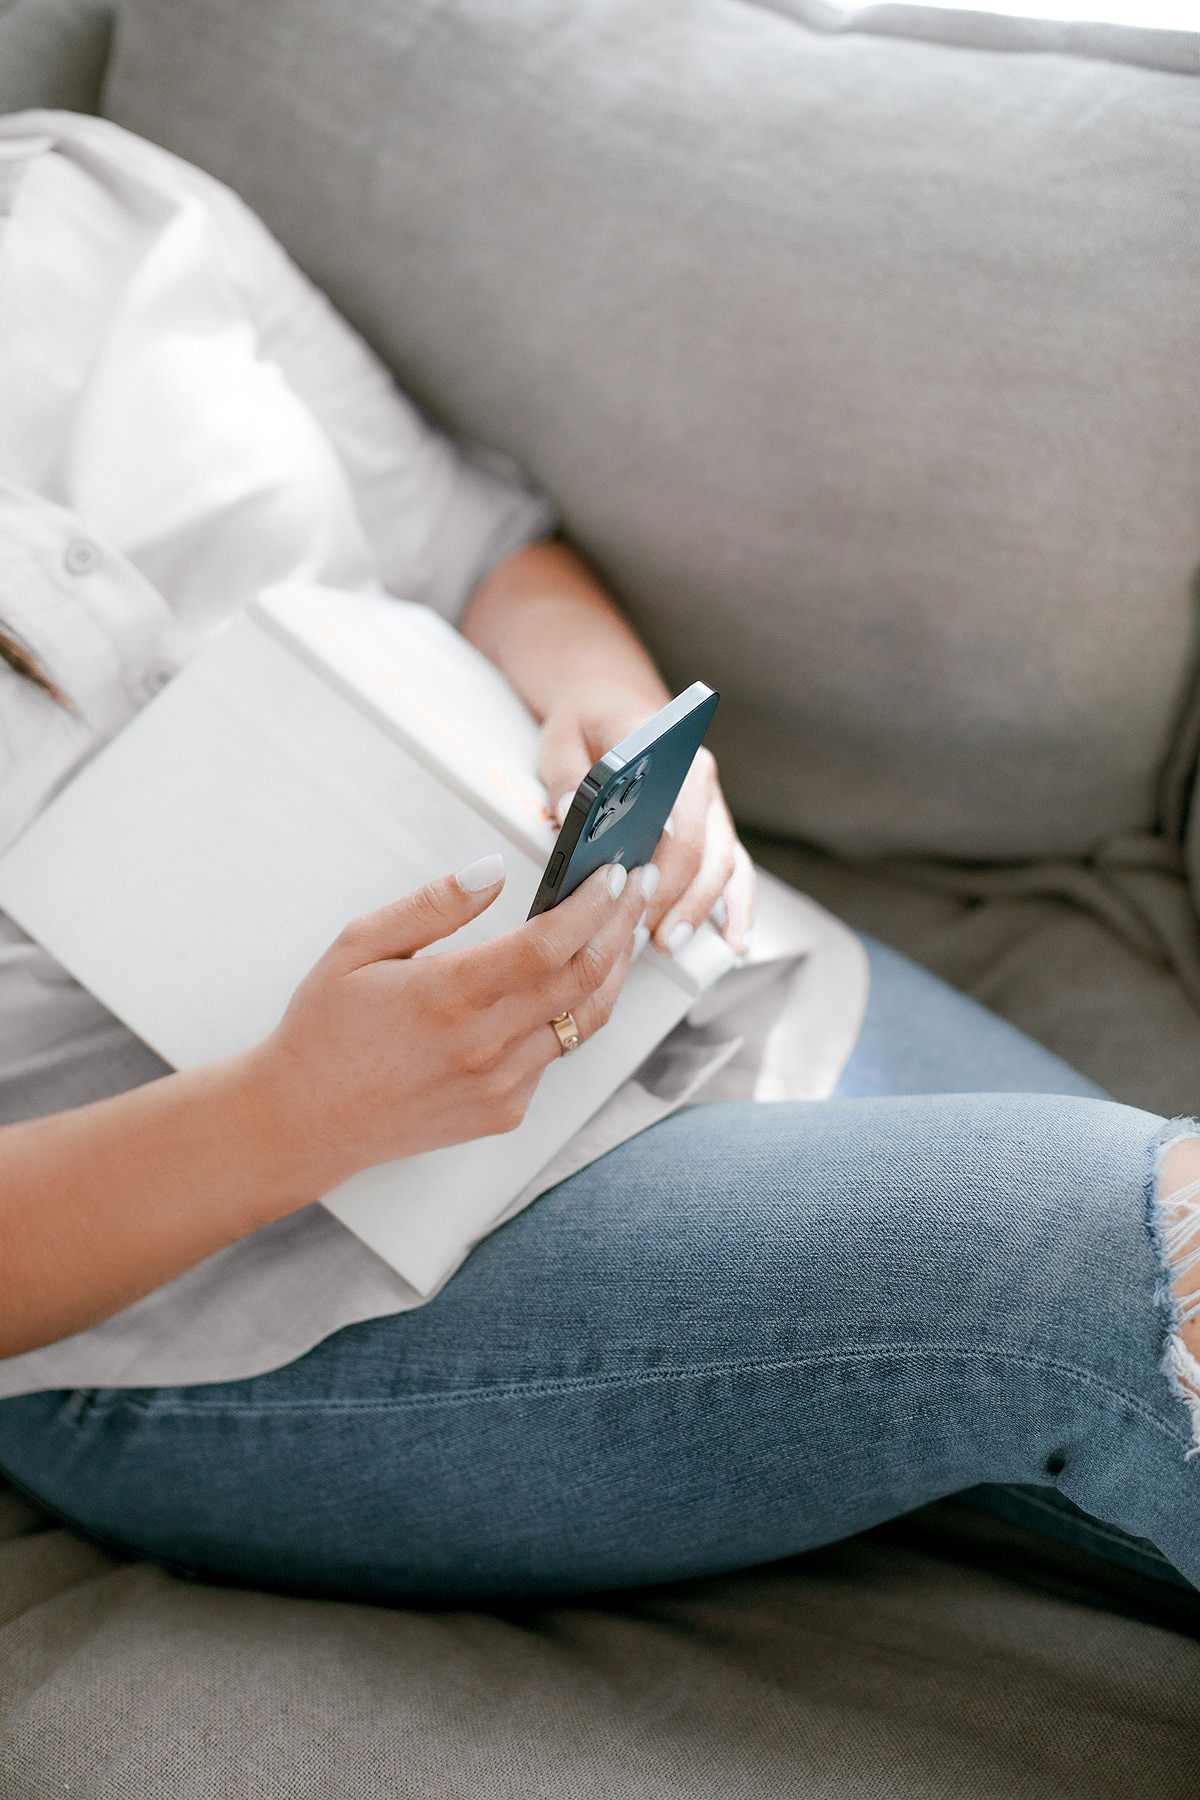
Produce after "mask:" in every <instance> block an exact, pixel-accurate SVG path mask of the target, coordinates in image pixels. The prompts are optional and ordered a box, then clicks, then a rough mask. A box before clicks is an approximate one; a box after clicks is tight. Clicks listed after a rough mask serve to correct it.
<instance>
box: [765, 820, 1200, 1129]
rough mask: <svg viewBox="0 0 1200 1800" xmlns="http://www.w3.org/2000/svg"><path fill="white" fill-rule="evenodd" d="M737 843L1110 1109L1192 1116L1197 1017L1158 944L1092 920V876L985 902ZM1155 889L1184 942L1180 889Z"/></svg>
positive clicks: (914, 873) (794, 850) (928, 872)
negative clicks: (965, 1000) (1021, 1039)
mask: <svg viewBox="0 0 1200 1800" xmlns="http://www.w3.org/2000/svg"><path fill="white" fill-rule="evenodd" d="M750 846H751V849H752V850H753V852H754V854H755V856H756V857H757V858H758V860H759V861H760V862H762V863H764V864H765V865H766V866H767V867H768V868H771V869H774V870H775V872H776V874H778V875H781V876H782V877H783V878H784V880H786V881H791V882H793V883H795V885H796V886H798V887H801V888H804V889H805V890H806V891H807V892H808V893H810V894H812V895H814V896H815V897H816V898H817V899H818V900H820V901H822V902H823V903H824V904H825V905H826V906H828V907H830V908H831V909H832V910H833V911H834V912H836V913H838V914H839V915H840V916H841V917H842V918H844V919H846V920H847V921H848V922H849V923H850V924H851V925H853V926H854V927H855V928H856V929H857V930H859V931H866V932H869V933H870V934H871V935H872V936H874V937H878V938H881V939H883V941H884V942H885V943H889V944H893V945H895V947H896V948H897V949H898V950H903V951H904V952H905V954H906V955H908V956H912V957H915V958H916V960H917V961H918V962H921V963H924V964H925V965H926V967H927V968H931V969H933V971H934V972H935V973H936V974H938V975H940V976H941V977H942V978H943V980H945V981H949V982H951V983H952V984H953V985H954V986H955V987H959V988H962V989H963V990H964V991H965V992H966V993H969V994H972V995H973V996H974V997H975V999H977V1000H979V1001H981V1002H982V1003H983V1005H985V1006H990V1007H991V1008H992V1010H993V1011H994V1012H998V1013H1000V1014H1001V1015H1002V1017H1004V1018H1006V1019H1008V1020H1010V1021H1011V1022H1012V1023H1013V1024H1014V1025H1017V1026H1019V1027H1020V1029H1021V1030H1022V1031H1026V1032H1028V1033H1029V1035H1030V1036H1031V1037H1034V1038H1037V1039H1038V1041H1039V1042H1040V1043H1043V1044H1046V1045H1047V1046H1048V1047H1049V1048H1050V1049H1051V1050H1054V1051H1056V1052H1057V1053H1058V1055H1059V1056H1061V1057H1063V1058H1064V1059H1065V1060H1066V1061H1067V1062H1069V1063H1071V1064H1073V1066H1074V1067H1075V1068H1077V1069H1080V1070H1082V1072H1083V1073H1084V1074H1085V1075H1089V1076H1090V1077H1091V1078H1092V1080H1093V1081H1095V1082H1098V1083H1099V1085H1100V1086H1101V1087H1102V1088H1104V1089H1105V1090H1106V1092H1108V1093H1110V1094H1111V1095H1112V1096H1113V1097H1114V1099H1117V1100H1123V1101H1125V1102H1126V1103H1127V1104H1128V1105H1130V1106H1143V1107H1146V1108H1147V1109H1149V1110H1150V1111H1152V1112H1160V1113H1164V1114H1166V1115H1169V1116H1170V1115H1174V1114H1176V1113H1184V1114H1188V1115H1200V1011H1198V1010H1197V1008H1196V1006H1195V1004H1194V1003H1193V1001H1191V1000H1189V998H1188V996H1187V994H1186V993H1185V992H1184V989H1183V987H1182V985H1181V983H1180V981H1179V978H1178V976H1177V975H1176V974H1175V973H1174V971H1173V969H1172V967H1171V966H1170V965H1171V960H1172V958H1171V956H1170V952H1169V948H1168V946H1167V945H1166V944H1165V943H1164V944H1159V945H1157V946H1156V944H1155V942H1154V939H1153V937H1149V936H1148V938H1147V941H1146V942H1145V943H1144V944H1143V946H1142V947H1141V948H1140V949H1139V948H1137V947H1135V945H1134V943H1133V942H1131V941H1130V937H1131V934H1129V933H1127V934H1125V935H1124V936H1122V935H1119V934H1118V932H1117V931H1116V930H1114V929H1113V928H1112V926H1111V925H1110V924H1109V923H1107V922H1106V921H1105V919H1104V918H1103V917H1102V916H1099V915H1100V903H1099V897H1098V895H1097V893H1096V892H1095V888H1096V887H1097V886H1098V885H1099V882H1098V878H1097V877H1096V876H1095V875H1090V876H1089V874H1088V872H1086V871H1084V870H1083V869H1080V868H1077V869H1074V870H1066V869H1063V868H1061V867H1060V868H1057V869H1054V870H1050V871H1043V872H1042V875H1043V876H1044V877H1045V879H1043V880H1042V882H1041V886H1040V888H1039V881H1038V875H1037V872H1036V871H1034V872H1029V873H1028V874H1026V873H1025V872H1020V873H1019V878H1017V879H1014V880H1013V882H1012V886H1013V888H1014V890H1015V891H1013V892H1011V893H1005V892H1003V884H1002V883H1001V882H1000V881H996V882H995V884H994V886H995V890H996V891H993V892H992V893H991V894H990V895H989V894H988V893H987V892H986V889H987V886H988V882H987V879H986V877H985V876H981V874H980V873H979V872H974V873H973V874H971V875H969V876H968V877H967V878H966V879H965V880H963V881H962V886H963V888H964V889H965V890H966V891H964V892H958V893H956V892H955V891H954V886H955V885H956V884H955V881H954V879H953V878H952V877H951V876H950V875H949V874H948V873H947V872H946V871H944V870H940V869H938V868H926V869H923V870H918V869H915V868H913V867H912V866H906V867H903V868H888V867H882V868H880V867H876V868H861V867H854V866H852V865H850V864H847V863H844V862H840V861H837V860H835V859H833V858H831V857H827V856H823V855H821V854H820V853H819V852H817V851H814V850H809V849H805V848H803V847H802V846H799V845H796V844H787V843H778V842H774V841H772V840H769V839H763V838H759V837H755V836H752V837H751V839H750ZM1069 877H1070V879H1069ZM1148 879H1150V878H1148ZM1157 882H1158V884H1159V886H1160V887H1161V890H1162V891H1161V892H1160V893H1158V894H1157V895H1156V896H1155V899H1156V900H1157V903H1158V904H1157V910H1158V911H1159V913H1160V914H1161V915H1162V916H1163V918H1164V919H1166V918H1173V919H1174V921H1175V925H1176V928H1177V929H1178V930H1179V931H1180V933H1184V932H1188V933H1192V934H1194V932H1195V930H1196V921H1195V916H1194V914H1192V913H1191V911H1190V908H1189V906H1188V902H1187V897H1186V894H1185V892H1184V889H1183V884H1182V882H1181V881H1180V880H1179V878H1178V877H1174V878H1172V877H1169V876H1159V877H1157ZM1056 884H1057V885H1056ZM1022 888H1024V891H1022ZM1150 910H1151V908H1150V907H1149V905H1147V907H1146V911H1147V913H1149V912H1150ZM1180 960H1183V959H1182V958H1180ZM1189 960H1190V961H1193V962H1194V961H1195V957H1194V955H1192V956H1191V957H1190V958H1189Z"/></svg>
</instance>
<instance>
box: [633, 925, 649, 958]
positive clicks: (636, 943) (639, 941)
mask: <svg viewBox="0 0 1200 1800" xmlns="http://www.w3.org/2000/svg"><path fill="white" fill-rule="evenodd" d="M649 942H650V933H649V932H648V931H647V930H646V927H645V926H644V925H637V926H635V927H634V932H633V960H634V962H636V961H637V959H638V957H639V956H640V955H641V954H642V951H643V950H644V949H645V948H646V945H647V944H648V943H649Z"/></svg>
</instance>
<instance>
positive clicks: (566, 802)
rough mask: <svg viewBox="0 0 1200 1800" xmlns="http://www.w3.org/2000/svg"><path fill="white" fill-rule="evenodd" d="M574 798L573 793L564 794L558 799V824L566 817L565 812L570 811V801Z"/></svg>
mask: <svg viewBox="0 0 1200 1800" xmlns="http://www.w3.org/2000/svg"><path fill="white" fill-rule="evenodd" d="M574 798H575V796H574V794H564V795H563V797H562V799H561V800H560V801H559V803H558V822H559V824H560V825H561V824H562V822H563V820H564V819H565V818H566V816H567V814H568V813H569V812H570V810H571V802H572V800H573V799H574Z"/></svg>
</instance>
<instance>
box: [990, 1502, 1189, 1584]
mask: <svg viewBox="0 0 1200 1800" xmlns="http://www.w3.org/2000/svg"><path fill="white" fill-rule="evenodd" d="M1021 1499H1022V1501H1023V1503H1024V1504H1025V1505H1026V1506H1029V1507H1036V1508H1037V1510H1038V1511H1039V1512H1044V1513H1045V1514H1046V1517H1047V1518H1049V1519H1055V1520H1061V1519H1062V1516H1063V1515H1062V1513H1061V1512H1060V1511H1059V1510H1058V1508H1057V1507H1056V1506H1052V1505H1051V1504H1050V1502H1049V1501H1048V1500H1042V1499H1040V1498H1039V1497H1038V1496H1037V1495H1036V1494H1031V1493H1029V1492H1028V1491H1026V1492H1024V1493H1022V1495H1021ZM1087 1524H1088V1529H1089V1532H1090V1533H1091V1535H1092V1536H1093V1537H1102V1538H1104V1539H1106V1540H1107V1541H1108V1542H1109V1543H1112V1544H1121V1545H1123V1546H1125V1547H1128V1546H1129V1544H1130V1543H1131V1542H1132V1543H1135V1544H1136V1547H1137V1551H1138V1554H1139V1555H1140V1556H1145V1557H1153V1558H1154V1559H1155V1560H1156V1561H1157V1562H1160V1563H1162V1564H1163V1566H1164V1567H1165V1568H1168V1569H1173V1568H1174V1567H1175V1565H1174V1563H1172V1562H1171V1561H1170V1560H1169V1559H1168V1558H1167V1557H1165V1556H1164V1555H1163V1553H1162V1551H1161V1550H1159V1549H1157V1548H1156V1547H1155V1546H1154V1545H1152V1544H1150V1543H1149V1541H1148V1540H1147V1539H1146V1538H1137V1539H1132V1538H1131V1537H1130V1534H1129V1533H1128V1532H1125V1531H1120V1530H1118V1529H1116V1528H1114V1527H1110V1526H1108V1525H1106V1524H1105V1523H1104V1521H1103V1520H1102V1519H1097V1518H1094V1517H1093V1515H1092V1514H1091V1513H1089V1514H1088V1515H1087Z"/></svg>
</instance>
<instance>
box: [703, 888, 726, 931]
mask: <svg viewBox="0 0 1200 1800" xmlns="http://www.w3.org/2000/svg"><path fill="white" fill-rule="evenodd" d="M708 916H709V918H710V919H711V920H712V922H713V924H714V925H715V926H716V928H717V930H718V931H724V929H725V927H726V926H727V925H728V923H729V904H728V902H727V901H726V899H725V896H724V894H718V895H717V898H716V900H715V901H714V902H713V909H712V911H711V912H710V913H709V915H708Z"/></svg>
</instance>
